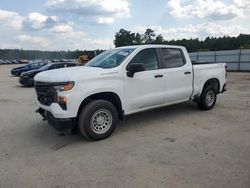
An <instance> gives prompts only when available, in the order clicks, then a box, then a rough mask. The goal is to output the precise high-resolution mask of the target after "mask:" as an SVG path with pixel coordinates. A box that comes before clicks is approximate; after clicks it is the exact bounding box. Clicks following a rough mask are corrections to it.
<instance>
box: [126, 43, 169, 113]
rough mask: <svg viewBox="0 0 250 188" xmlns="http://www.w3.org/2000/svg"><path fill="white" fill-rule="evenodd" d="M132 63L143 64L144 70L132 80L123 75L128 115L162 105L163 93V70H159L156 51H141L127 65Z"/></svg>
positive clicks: (150, 49)
mask: <svg viewBox="0 0 250 188" xmlns="http://www.w3.org/2000/svg"><path fill="white" fill-rule="evenodd" d="M133 63H143V64H144V66H145V69H146V70H145V71H143V72H137V73H135V74H134V77H132V78H131V77H128V76H127V75H126V74H125V78H124V83H125V93H126V101H127V111H128V113H131V112H135V111H139V110H141V109H144V108H150V107H153V106H156V105H160V104H162V103H163V102H164V93H165V92H164V77H163V70H162V69H159V58H158V55H157V51H156V49H154V48H148V49H143V50H141V51H140V52H138V53H137V54H136V55H135V57H134V58H133V59H132V60H131V61H130V63H129V64H128V65H130V64H133Z"/></svg>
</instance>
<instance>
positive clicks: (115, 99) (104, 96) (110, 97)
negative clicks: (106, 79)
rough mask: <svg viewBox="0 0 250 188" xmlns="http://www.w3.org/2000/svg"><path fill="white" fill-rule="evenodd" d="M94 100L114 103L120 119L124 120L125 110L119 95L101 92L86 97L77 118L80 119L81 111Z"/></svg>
mask: <svg viewBox="0 0 250 188" xmlns="http://www.w3.org/2000/svg"><path fill="white" fill-rule="evenodd" d="M93 100H106V101H108V102H110V103H112V104H113V105H114V106H115V108H116V110H117V112H118V117H119V119H121V120H124V112H123V108H122V102H121V99H120V97H119V95H117V94H116V93H114V92H99V93H95V94H91V95H89V96H88V97H86V98H85V99H84V100H83V101H82V102H81V104H80V107H79V109H78V112H77V117H79V114H80V112H81V110H82V109H83V108H84V107H85V106H86V105H87V104H88V103H89V102H91V101H93Z"/></svg>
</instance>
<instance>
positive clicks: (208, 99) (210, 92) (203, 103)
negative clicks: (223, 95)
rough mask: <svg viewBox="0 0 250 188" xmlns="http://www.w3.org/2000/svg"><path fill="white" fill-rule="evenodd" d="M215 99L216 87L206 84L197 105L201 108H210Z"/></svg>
mask: <svg viewBox="0 0 250 188" xmlns="http://www.w3.org/2000/svg"><path fill="white" fill-rule="evenodd" d="M216 99H217V93H216V89H215V88H214V87H213V86H211V85H207V86H205V87H204V89H203V91H202V93H201V96H200V98H199V100H198V102H197V105H198V107H199V108H200V109H201V110H211V109H212V108H213V107H214V105H215V103H216Z"/></svg>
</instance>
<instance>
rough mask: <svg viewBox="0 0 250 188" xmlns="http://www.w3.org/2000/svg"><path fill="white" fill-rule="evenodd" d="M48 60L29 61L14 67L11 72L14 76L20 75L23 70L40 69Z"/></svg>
mask: <svg viewBox="0 0 250 188" xmlns="http://www.w3.org/2000/svg"><path fill="white" fill-rule="evenodd" d="M46 64H47V62H43V61H42V62H35V63H28V64H27V65H24V66H21V67H17V68H13V69H12V70H11V71H10V72H11V74H12V75H13V76H20V75H21V74H22V73H23V72H27V71H31V70H35V69H39V68H41V67H42V66H44V65H46Z"/></svg>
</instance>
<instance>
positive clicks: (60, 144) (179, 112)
mask: <svg viewBox="0 0 250 188" xmlns="http://www.w3.org/2000/svg"><path fill="white" fill-rule="evenodd" d="M199 112H201V111H199V110H198V108H197V107H196V104H195V103H192V102H185V103H181V104H177V105H172V106H167V107H162V108H158V109H154V110H149V111H145V112H141V113H137V114H133V115H129V116H127V117H126V118H125V121H120V122H119V123H118V126H117V129H116V130H115V132H114V134H113V135H112V137H111V138H107V139H105V140H103V141H101V142H105V143H106V142H114V141H115V140H116V139H118V137H119V136H122V135H124V134H127V133H129V132H131V131H134V130H135V129H136V128H137V129H138V128H139V129H143V128H145V126H146V127H148V126H152V128H154V129H155V128H157V126H158V125H157V123H159V122H164V121H166V120H167V121H174V120H176V119H177V118H178V117H181V116H184V115H186V114H187V113H188V114H189V115H192V114H193V115H197V113H199ZM39 124H41V125H39V126H41V127H40V129H38V130H37V127H36V130H35V129H34V128H33V129H32V130H33V131H35V132H34V134H35V135H37V136H36V138H37V139H40V141H41V142H43V141H44V142H46V144H45V145H47V146H48V145H49V148H50V149H51V150H54V151H57V150H60V149H62V148H64V149H65V147H66V148H67V147H69V146H72V145H73V146H74V147H78V146H79V145H81V144H83V143H85V144H90V143H93V142H92V141H88V140H86V139H85V138H84V137H83V136H82V135H81V134H80V133H77V134H71V133H70V132H66V133H65V134H61V133H59V132H57V131H56V130H54V129H53V128H52V127H50V126H49V125H48V124H47V122H41V123H39ZM119 139H120V138H119ZM45 140H46V141H45ZM78 144H79V145H78ZM98 144H99V142H98ZM79 147H80V146H79Z"/></svg>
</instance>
